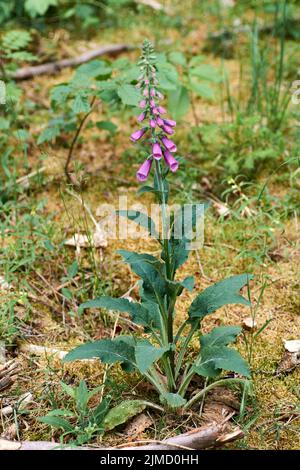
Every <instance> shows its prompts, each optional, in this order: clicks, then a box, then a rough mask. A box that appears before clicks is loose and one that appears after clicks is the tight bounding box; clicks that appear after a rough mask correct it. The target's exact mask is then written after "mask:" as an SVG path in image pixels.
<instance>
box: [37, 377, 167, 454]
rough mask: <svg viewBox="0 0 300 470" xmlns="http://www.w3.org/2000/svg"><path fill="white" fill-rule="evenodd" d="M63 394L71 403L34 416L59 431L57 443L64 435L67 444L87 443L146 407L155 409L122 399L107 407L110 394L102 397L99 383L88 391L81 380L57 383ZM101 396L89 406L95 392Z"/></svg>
mask: <svg viewBox="0 0 300 470" xmlns="http://www.w3.org/2000/svg"><path fill="white" fill-rule="evenodd" d="M60 385H61V388H62V390H63V391H64V393H65V394H66V395H67V396H69V398H70V399H71V403H70V405H69V406H68V407H65V408H57V409H53V410H51V411H49V413H48V414H47V415H45V416H42V417H40V418H38V420H39V421H40V422H41V423H44V424H47V425H49V426H52V427H53V428H54V429H58V430H61V431H62V432H63V433H62V434H61V442H63V440H64V438H66V437H67V438H68V445H70V444H74V445H75V446H76V445H81V444H85V443H86V442H89V441H90V440H91V439H92V438H94V437H96V436H99V435H100V436H101V435H103V434H104V433H105V432H106V431H111V430H112V429H114V428H115V427H117V426H119V425H121V424H123V423H126V421H128V420H129V419H131V418H132V417H133V416H135V415H137V414H139V413H141V412H142V411H143V410H144V409H145V408H146V407H147V406H150V407H154V408H157V409H159V407H158V406H155V405H153V404H152V403H149V402H147V401H145V400H125V401H123V402H122V403H121V404H119V405H116V406H114V407H110V402H111V397H110V396H106V397H103V396H102V394H101V391H102V389H103V386H102V385H100V386H99V387H96V388H94V389H93V390H89V389H88V387H87V384H86V382H85V381H84V380H81V381H80V383H79V385H78V386H74V387H72V386H71V385H68V384H66V383H64V382H60ZM99 393H100V394H101V399H100V400H99V402H98V404H97V405H96V406H94V407H93V408H92V407H91V406H90V405H89V402H90V400H91V399H92V398H93V397H95V395H97V394H99Z"/></svg>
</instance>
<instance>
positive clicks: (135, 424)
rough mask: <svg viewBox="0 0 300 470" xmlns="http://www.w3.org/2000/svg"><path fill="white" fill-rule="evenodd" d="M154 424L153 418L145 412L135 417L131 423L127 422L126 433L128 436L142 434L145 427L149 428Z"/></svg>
mask: <svg viewBox="0 0 300 470" xmlns="http://www.w3.org/2000/svg"><path fill="white" fill-rule="evenodd" d="M152 424H153V422H152V419H151V418H150V417H149V416H148V415H146V414H145V413H142V414H140V415H138V416H136V417H135V418H133V419H132V420H131V421H130V423H128V424H127V426H126V428H125V430H124V434H125V435H126V436H136V437H137V436H139V435H140V434H142V433H143V432H144V431H145V429H147V428H149V427H150V426H151V425H152Z"/></svg>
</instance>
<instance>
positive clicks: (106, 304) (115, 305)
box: [80, 296, 156, 326]
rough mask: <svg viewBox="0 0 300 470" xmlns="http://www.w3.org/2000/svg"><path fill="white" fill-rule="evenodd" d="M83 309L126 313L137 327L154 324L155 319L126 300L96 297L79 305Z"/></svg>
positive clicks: (146, 310)
mask: <svg viewBox="0 0 300 470" xmlns="http://www.w3.org/2000/svg"><path fill="white" fill-rule="evenodd" d="M85 308H107V309H108V310H116V311H118V312H127V313H129V314H130V315H131V318H132V321H133V322H134V323H136V324H138V325H147V326H150V325H151V324H152V323H156V318H152V315H151V312H149V310H148V309H146V308H145V307H143V306H142V305H141V304H139V303H137V302H130V301H129V300H128V299H115V298H114V297H108V296H103V297H98V298H97V299H94V300H89V301H88V302H84V303H83V304H81V305H80V309H85Z"/></svg>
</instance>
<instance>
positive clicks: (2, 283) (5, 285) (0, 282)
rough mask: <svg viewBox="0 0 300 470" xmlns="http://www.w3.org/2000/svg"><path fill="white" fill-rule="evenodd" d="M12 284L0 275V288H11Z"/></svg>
mask: <svg viewBox="0 0 300 470" xmlns="http://www.w3.org/2000/svg"><path fill="white" fill-rule="evenodd" d="M12 288H13V286H12V285H11V284H9V283H8V282H7V281H6V280H5V279H4V277H3V276H0V290H11V289H12Z"/></svg>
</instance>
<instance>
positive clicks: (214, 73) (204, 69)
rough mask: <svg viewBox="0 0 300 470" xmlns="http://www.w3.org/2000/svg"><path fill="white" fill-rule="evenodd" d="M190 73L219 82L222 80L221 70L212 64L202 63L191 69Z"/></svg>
mask: <svg viewBox="0 0 300 470" xmlns="http://www.w3.org/2000/svg"><path fill="white" fill-rule="evenodd" d="M190 75H191V76H193V77H198V78H201V79H202V80H207V81H209V82H214V83H219V82H220V81H221V80H222V77H221V75H220V72H219V71H218V69H216V67H214V66H213V65H210V64H201V65H198V66H197V67H193V68H191V69H190Z"/></svg>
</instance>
